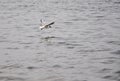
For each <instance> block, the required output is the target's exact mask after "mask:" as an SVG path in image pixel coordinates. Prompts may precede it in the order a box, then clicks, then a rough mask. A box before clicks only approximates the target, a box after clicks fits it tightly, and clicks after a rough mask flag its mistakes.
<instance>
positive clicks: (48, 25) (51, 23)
mask: <svg viewBox="0 0 120 81" xmlns="http://www.w3.org/2000/svg"><path fill="white" fill-rule="evenodd" d="M54 23H55V22H51V23H49V24H47V26H50V25H53V24H54Z"/></svg>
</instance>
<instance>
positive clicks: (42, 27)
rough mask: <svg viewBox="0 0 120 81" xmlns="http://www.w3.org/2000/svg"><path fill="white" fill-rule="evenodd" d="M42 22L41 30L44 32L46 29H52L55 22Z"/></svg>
mask: <svg viewBox="0 0 120 81" xmlns="http://www.w3.org/2000/svg"><path fill="white" fill-rule="evenodd" d="M40 22H41V24H40V27H39V28H40V29H41V30H42V29H45V28H51V25H53V24H54V23H55V22H51V23H49V24H43V21H42V20H40Z"/></svg>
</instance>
